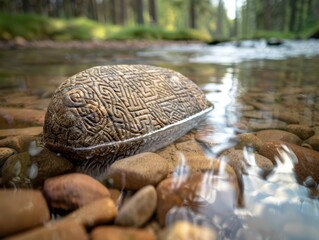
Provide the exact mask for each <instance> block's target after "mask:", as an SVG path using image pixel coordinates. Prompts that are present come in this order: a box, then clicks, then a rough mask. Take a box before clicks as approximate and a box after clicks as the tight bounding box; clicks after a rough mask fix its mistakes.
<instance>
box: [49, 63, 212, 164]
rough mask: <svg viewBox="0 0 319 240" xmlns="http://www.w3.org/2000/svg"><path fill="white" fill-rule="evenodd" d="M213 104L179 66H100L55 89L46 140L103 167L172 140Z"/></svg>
mask: <svg viewBox="0 0 319 240" xmlns="http://www.w3.org/2000/svg"><path fill="white" fill-rule="evenodd" d="M212 108H213V107H212V105H211V104H210V103H209V102H208V101H207V99H206V98H205V95H204V94H203V92H202V91H201V90H200V89H199V88H198V86H196V85H195V84H194V83H193V82H192V81H191V80H189V79H188V78H186V77H185V76H183V75H181V74H180V73H177V72H175V71H172V70H169V69H165V68H160V67H154V66H147V65H114V66H98V67H93V68H89V69H87V70H85V71H82V72H80V73H78V74H76V75H74V76H72V77H70V78H68V79H67V80H65V81H64V82H63V83H62V84H61V85H60V86H59V87H58V89H57V90H56V91H55V93H54V95H53V96H52V99H51V102H50V104H49V107H48V110H47V113H46V116H45V124H44V141H45V145H46V146H47V147H48V148H49V149H51V150H53V151H56V152H59V153H61V154H62V155H64V156H65V157H67V158H69V159H71V160H74V162H75V163H77V164H79V165H81V166H82V167H84V168H88V169H90V168H94V167H98V168H99V167H103V166H106V165H108V164H110V163H112V162H113V161H115V160H117V159H120V158H124V157H127V156H131V155H134V154H136V153H140V152H145V151H155V150H157V149H159V148H162V147H163V146H165V145H168V144H170V143H171V142H173V141H174V140H176V139H177V138H179V137H181V136H182V135H184V134H185V133H186V132H187V131H189V130H190V129H192V128H193V127H194V126H196V125H197V124H198V122H199V121H200V120H202V119H203V118H204V116H205V115H206V113H208V112H209V111H210V110H212Z"/></svg>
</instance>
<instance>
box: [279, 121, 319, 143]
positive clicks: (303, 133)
mask: <svg viewBox="0 0 319 240" xmlns="http://www.w3.org/2000/svg"><path fill="white" fill-rule="evenodd" d="M285 130H286V131H288V132H291V133H293V134H296V135H297V136H298V137H300V138H301V139H302V140H305V139H308V138H310V137H311V136H313V135H314V134H315V131H314V129H313V128H311V127H309V126H305V125H299V124H289V125H287V126H286V129H285Z"/></svg>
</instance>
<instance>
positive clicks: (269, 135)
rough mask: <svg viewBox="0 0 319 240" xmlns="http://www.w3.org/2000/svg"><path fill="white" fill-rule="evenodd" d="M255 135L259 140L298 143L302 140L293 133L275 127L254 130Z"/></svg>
mask: <svg viewBox="0 0 319 240" xmlns="http://www.w3.org/2000/svg"><path fill="white" fill-rule="evenodd" d="M256 137H258V138H259V139H260V140H261V141H263V142H267V141H284V142H288V143H293V144H297V145H300V144H301V142H302V140H301V139H300V138H299V137H298V136H297V135H295V134H293V133H290V132H287V131H283V130H277V129H269V130H262V131H258V132H256Z"/></svg>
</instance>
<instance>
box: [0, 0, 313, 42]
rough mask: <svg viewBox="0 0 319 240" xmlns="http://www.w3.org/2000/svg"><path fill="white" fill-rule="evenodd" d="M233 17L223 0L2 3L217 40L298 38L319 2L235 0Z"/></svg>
mask: <svg viewBox="0 0 319 240" xmlns="http://www.w3.org/2000/svg"><path fill="white" fill-rule="evenodd" d="M233 4H234V7H235V9H236V17H235V19H229V17H228V16H227V12H226V9H225V3H224V1H223V0H158V1H156V0H0V11H1V12H6V13H11V14H16V13H33V14H38V15H42V16H49V17H55V18H64V19H69V18H75V17H86V18H89V19H92V20H95V21H97V22H99V23H102V24H112V25H121V26H134V25H138V26H144V25H148V26H159V27H162V28H165V29H168V30H178V29H197V30H200V31H204V32H206V33H209V34H210V35H211V36H212V37H213V38H214V39H229V38H230V37H241V38H245V37H246V38H247V37H258V36H259V35H260V37H263V36H262V35H263V34H264V33H265V32H268V33H269V32H277V33H281V34H284V33H287V34H293V35H294V36H299V34H300V33H301V32H302V31H303V30H304V29H307V28H309V29H310V28H313V27H314V26H318V21H319V0H233Z"/></svg>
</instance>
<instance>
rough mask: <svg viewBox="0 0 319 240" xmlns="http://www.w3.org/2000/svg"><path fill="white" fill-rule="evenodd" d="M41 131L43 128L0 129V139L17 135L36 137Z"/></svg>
mask: <svg viewBox="0 0 319 240" xmlns="http://www.w3.org/2000/svg"><path fill="white" fill-rule="evenodd" d="M42 131H43V127H27V128H10V129H0V138H3V137H9V136H19V135H29V136H38V135H40V134H41V133H42Z"/></svg>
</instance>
